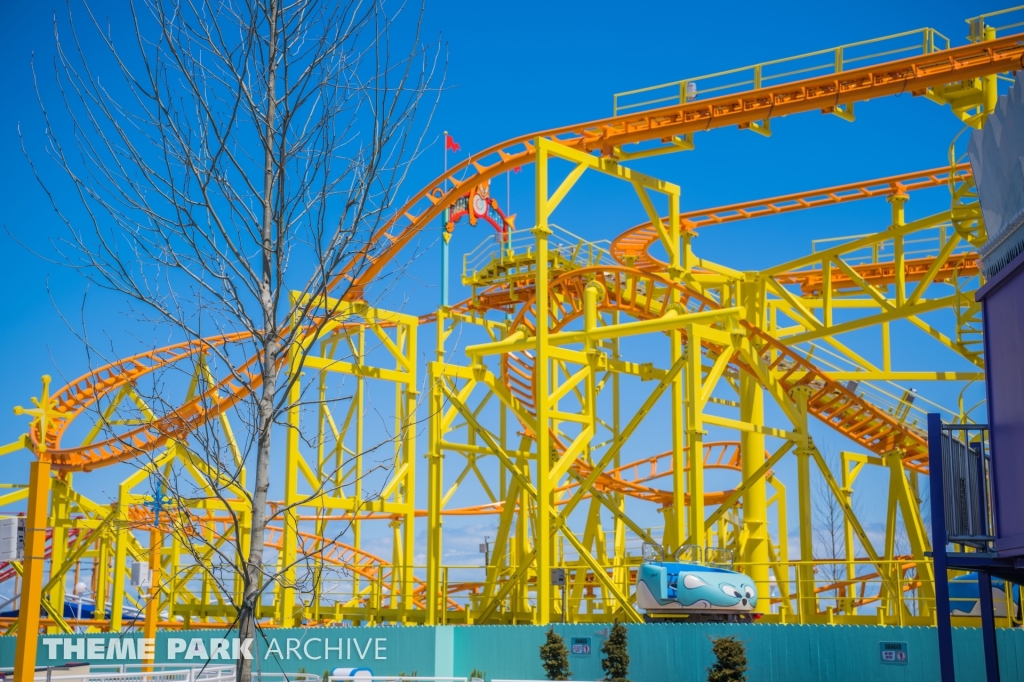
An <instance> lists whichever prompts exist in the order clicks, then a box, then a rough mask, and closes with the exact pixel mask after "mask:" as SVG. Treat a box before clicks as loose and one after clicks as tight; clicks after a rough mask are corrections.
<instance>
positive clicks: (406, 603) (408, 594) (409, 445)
mask: <svg viewBox="0 0 1024 682" xmlns="http://www.w3.org/2000/svg"><path fill="white" fill-rule="evenodd" d="M416 333H417V327H416V322H415V320H414V321H413V322H411V323H399V325H398V328H397V334H396V338H397V339H398V347H399V348H400V349H402V351H403V352H404V354H405V361H406V364H407V366H408V368H409V369H408V373H409V375H410V376H409V378H408V381H407V382H406V383H404V384H402V383H400V384H398V385H397V387H396V390H397V391H398V400H399V402H400V405H401V410H400V411H399V419H400V420H401V424H400V429H401V431H400V432H399V433H400V434H401V444H402V456H401V464H400V466H401V468H402V469H404V470H405V481H404V484H403V485H402V486H401V487H400V489H399V495H400V496H401V502H402V504H403V505H404V507H405V513H404V514H403V523H402V533H403V536H402V539H403V542H404V546H403V552H402V554H403V556H404V558H405V564H404V566H403V568H402V606H401V616H400V618H401V622H403V623H405V622H406V618H407V616H408V614H409V612H411V611H412V610H413V609H414V608H415V605H414V604H413V590H414V587H415V586H414V584H413V582H414V575H415V567H414V566H413V560H414V557H415V556H416V398H417V396H418V395H419V394H418V392H417V390H416V386H417V383H416V363H417V362H418V361H419V358H418V357H417V353H416V340H417V339H416ZM396 360H397V358H396ZM439 559H440V556H439Z"/></svg>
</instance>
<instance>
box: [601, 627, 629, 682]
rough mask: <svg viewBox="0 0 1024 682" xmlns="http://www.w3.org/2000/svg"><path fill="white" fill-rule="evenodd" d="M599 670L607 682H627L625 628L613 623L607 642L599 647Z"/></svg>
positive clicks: (627, 656) (627, 659)
mask: <svg viewBox="0 0 1024 682" xmlns="http://www.w3.org/2000/svg"><path fill="white" fill-rule="evenodd" d="M601 653H602V654H604V655H603V656H602V658H601V669H602V670H604V679H606V680H609V682H629V651H628V648H627V641H626V626H625V625H623V624H622V623H620V622H619V621H615V625H614V626H612V631H611V633H610V634H609V635H608V639H607V641H605V643H604V644H602V645H601Z"/></svg>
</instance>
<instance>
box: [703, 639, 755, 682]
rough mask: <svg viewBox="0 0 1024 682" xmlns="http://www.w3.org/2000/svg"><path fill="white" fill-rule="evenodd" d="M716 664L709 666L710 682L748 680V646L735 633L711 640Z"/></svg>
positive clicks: (739, 681)
mask: <svg viewBox="0 0 1024 682" xmlns="http://www.w3.org/2000/svg"><path fill="white" fill-rule="evenodd" d="M711 651H712V653H714V654H715V658H716V659H718V660H716V661H715V664H714V665H713V666H711V667H710V668H708V682H747V674H746V673H747V647H746V646H745V645H744V644H743V641H742V640H740V639H739V638H737V637H736V636H735V635H730V636H729V637H718V638H717V639H713V640H711Z"/></svg>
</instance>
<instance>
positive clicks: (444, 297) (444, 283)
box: [441, 130, 451, 308]
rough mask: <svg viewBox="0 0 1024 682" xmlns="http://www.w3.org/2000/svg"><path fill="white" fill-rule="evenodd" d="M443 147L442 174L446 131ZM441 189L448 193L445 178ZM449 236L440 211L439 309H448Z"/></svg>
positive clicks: (446, 221)
mask: <svg viewBox="0 0 1024 682" xmlns="http://www.w3.org/2000/svg"><path fill="white" fill-rule="evenodd" d="M442 142H443V144H442V145H441V146H442V147H444V172H445V174H446V175H447V173H448V131H447V130H446V131H444V137H443V138H442ZM441 189H442V190H443V191H444V192H447V191H448V179H447V178H445V179H444V180H443V181H442V184H441ZM450 238H451V235H450V234H448V209H447V208H446V209H444V210H443V211H441V307H442V308H447V307H448V240H449V239H450Z"/></svg>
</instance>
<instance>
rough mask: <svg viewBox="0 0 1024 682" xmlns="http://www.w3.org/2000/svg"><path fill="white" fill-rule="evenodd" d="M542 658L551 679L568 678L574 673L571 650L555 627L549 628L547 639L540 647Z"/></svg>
mask: <svg viewBox="0 0 1024 682" xmlns="http://www.w3.org/2000/svg"><path fill="white" fill-rule="evenodd" d="M540 660H541V663H542V664H543V665H544V674H545V675H547V678H548V679H549V680H568V679H569V676H570V675H572V671H570V670H569V650H568V649H566V648H565V642H564V641H563V640H562V638H561V637H560V636H559V635H558V633H557V632H555V629H554V628H551V629H550V630H548V636H547V641H546V642H545V643H544V645H543V646H541V648H540Z"/></svg>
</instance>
